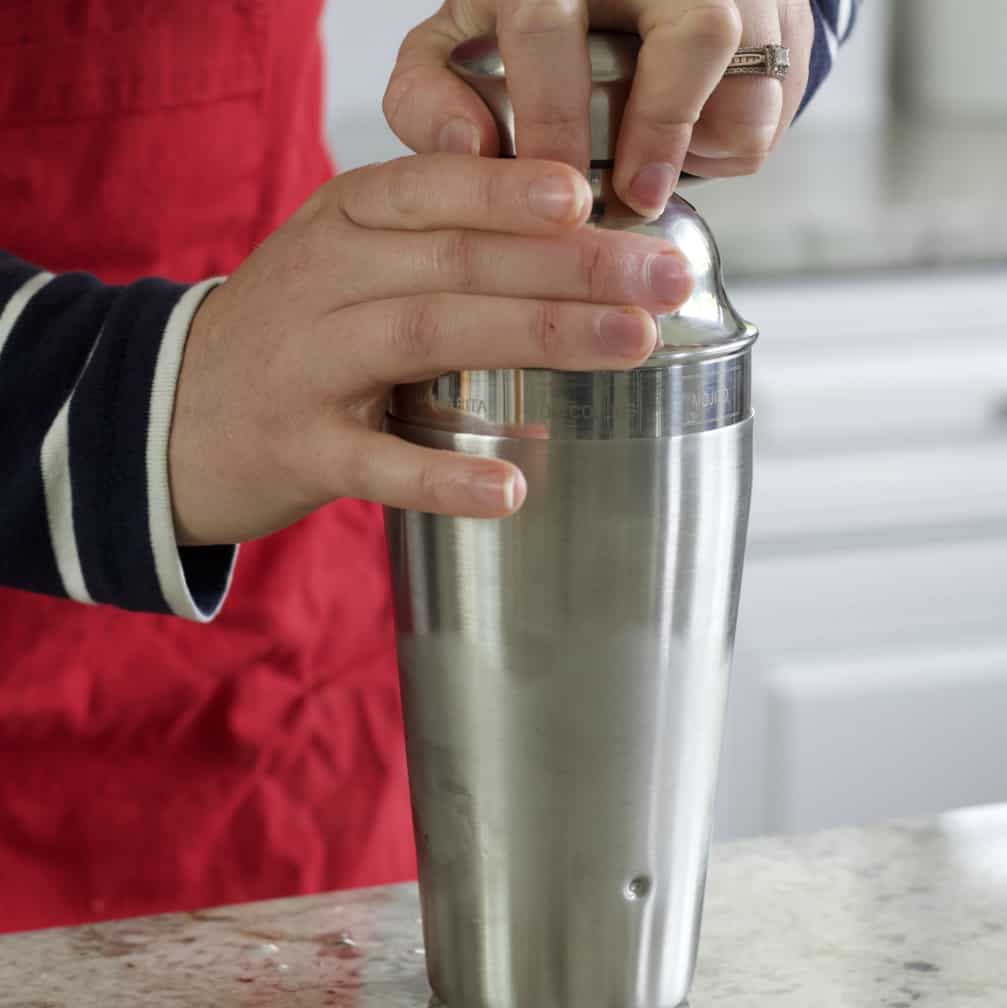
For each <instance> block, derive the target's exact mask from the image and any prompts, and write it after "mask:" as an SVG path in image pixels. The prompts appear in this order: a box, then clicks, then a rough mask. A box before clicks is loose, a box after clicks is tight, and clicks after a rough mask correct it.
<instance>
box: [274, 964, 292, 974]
mask: <svg viewBox="0 0 1007 1008" xmlns="http://www.w3.org/2000/svg"><path fill="white" fill-rule="evenodd" d="M276 968H277V969H278V970H279V971H280V972H281V973H286V972H287V970H289V969H290V967H289V966H288V965H287V964H286V963H280V964H279V965H278V966H277V967H276Z"/></svg>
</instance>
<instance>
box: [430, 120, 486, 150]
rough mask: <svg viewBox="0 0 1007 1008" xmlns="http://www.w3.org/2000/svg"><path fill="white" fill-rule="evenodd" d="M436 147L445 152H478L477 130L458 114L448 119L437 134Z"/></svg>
mask: <svg viewBox="0 0 1007 1008" xmlns="http://www.w3.org/2000/svg"><path fill="white" fill-rule="evenodd" d="M437 149H438V150H439V151H443V152H444V153H445V154H478V153H479V130H477V129H476V128H475V126H474V125H473V124H472V123H471V122H469V121H468V119H462V118H461V117H460V116H459V117H457V118H455V119H449V120H448V121H447V122H446V123H445V124H444V125H443V126H442V127H441V131H440V133H439V134H438V135H437Z"/></svg>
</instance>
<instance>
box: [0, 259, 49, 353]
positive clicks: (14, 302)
mask: <svg viewBox="0 0 1007 1008" xmlns="http://www.w3.org/2000/svg"><path fill="white" fill-rule="evenodd" d="M52 278H53V274H52V273H45V272H42V273H36V274H35V275H34V276H33V277H30V278H29V279H28V280H26V281H25V282H24V283H23V284H22V285H21V286H20V287H19V288H18V289H17V290H16V291H15V292H14V293H13V294H12V295H11V296H10V298H9V299H8V301H7V304H5V305H4V309H3V311H2V312H0V354H2V353H3V348H4V345H5V344H6V342H7V339H8V337H9V336H10V334H11V333H12V332H13V331H14V325H15V323H16V322H17V320H18V318H19V317H20V315H21V312H23V311H24V310H25V308H27V307H28V302H29V301H31V299H32V298H33V297H34V296H35V295H36V294H37V293H38V292H39V291H40V290H41V289H42V288H43V287H44V286H45V285H46V284H47V283H48V282H49V281H50V280H51V279H52Z"/></svg>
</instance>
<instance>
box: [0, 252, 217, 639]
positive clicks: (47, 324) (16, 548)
mask: <svg viewBox="0 0 1007 1008" xmlns="http://www.w3.org/2000/svg"><path fill="white" fill-rule="evenodd" d="M209 285H210V282H208V283H206V284H199V285H196V286H194V287H185V286H182V285H178V284H172V283H169V282H167V281H164V280H157V279H146V280H141V281H139V282H138V283H135V284H130V285H128V286H122V287H112V286H106V285H103V284H101V283H100V282H99V281H98V280H96V279H95V278H94V277H91V276H88V275H86V274H80V273H74V274H63V275H59V276H53V275H52V274H50V273H46V272H44V271H42V270H39V269H37V268H35V267H32V266H30V265H28V264H26V263H23V262H21V261H20V260H18V259H16V258H15V257H13V256H10V255H8V254H6V253H3V252H0V435H2V437H0V584H3V585H6V586H8V587H13V588H21V589H25V590H28V591H34V592H41V593H44V594H47V595H57V596H65V597H68V598H72V599H76V600H78V601H80V602H90V603H107V604H111V605H116V606H119V607H122V608H127V609H136V610H142V611H148V612H162V613H174V614H176V615H179V616H184V617H187V618H190V619H197V620H205V619H209V618H212V616H213V615H214V614H215V613H216V611H217V609H218V608H219V606H220V604H221V602H222V600H223V597H224V594H225V593H226V588H227V584H228V581H229V578H230V572H231V567H232V563H233V553H234V550H233V548H232V547H206V548H203V549H199V550H180V549H179V548H178V547H177V545H176V542H175V535H174V527H173V522H172V514H171V495H170V490H169V486H168V471H167V443H168V433H169V429H170V424H171V414H172V408H173V403H174V394H175V382H176V379H177V375H178V370H179V364H180V361H181V356H182V351H183V349H184V344H185V338H186V333H187V331H188V326H189V322H190V320H191V318H192V315H193V313H194V311H195V309H196V308H197V307H198V305H199V302H200V301H201V300H202V297H203V296H204V294H205V292H206V290H207V289H208V287H209Z"/></svg>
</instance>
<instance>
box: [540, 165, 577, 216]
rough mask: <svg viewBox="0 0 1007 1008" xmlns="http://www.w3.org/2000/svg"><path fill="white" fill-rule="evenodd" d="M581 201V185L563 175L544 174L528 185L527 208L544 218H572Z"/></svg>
mask: <svg viewBox="0 0 1007 1008" xmlns="http://www.w3.org/2000/svg"><path fill="white" fill-rule="evenodd" d="M583 202H584V193H583V192H582V190H581V187H580V186H575V185H573V184H572V182H571V180H570V179H569V178H567V177H565V176H563V175H546V176H545V178H539V179H536V180H535V181H534V182H532V184H531V185H530V186H528V208H529V209H530V210H531V212H532V213H533V214H537V215H538V216H539V217H544V218H545V219H546V220H550V221H563V220H572V219H574V218H575V217H577V216H579V214H580V211H581V209H582V204H583Z"/></svg>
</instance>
